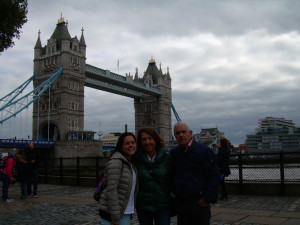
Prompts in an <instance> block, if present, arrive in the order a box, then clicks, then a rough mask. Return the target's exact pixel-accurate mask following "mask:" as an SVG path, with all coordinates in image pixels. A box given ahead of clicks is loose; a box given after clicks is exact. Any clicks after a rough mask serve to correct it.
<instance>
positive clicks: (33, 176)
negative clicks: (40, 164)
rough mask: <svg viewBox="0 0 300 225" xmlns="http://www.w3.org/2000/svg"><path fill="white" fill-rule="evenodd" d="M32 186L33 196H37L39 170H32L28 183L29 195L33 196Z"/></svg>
mask: <svg viewBox="0 0 300 225" xmlns="http://www.w3.org/2000/svg"><path fill="white" fill-rule="evenodd" d="M32 184H33V195H36V194H37V185H38V170H37V169H30V171H29V177H28V182H27V195H31V194H32V187H31V186H32Z"/></svg>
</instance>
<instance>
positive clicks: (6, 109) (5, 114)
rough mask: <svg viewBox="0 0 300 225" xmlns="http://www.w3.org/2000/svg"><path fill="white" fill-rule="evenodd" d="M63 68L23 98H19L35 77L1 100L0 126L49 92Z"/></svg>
mask: <svg viewBox="0 0 300 225" xmlns="http://www.w3.org/2000/svg"><path fill="white" fill-rule="evenodd" d="M62 71H63V68H62V67H61V68H60V69H59V70H58V71H57V72H56V73H55V74H53V75H52V76H51V77H50V78H49V79H48V80H46V81H44V82H43V83H42V84H40V85H39V86H38V87H37V88H35V89H34V90H32V91H31V92H29V93H27V94H26V95H24V96H23V97H22V96H21V97H19V98H18V96H19V95H20V94H21V93H22V92H23V90H24V89H25V88H26V87H27V85H28V84H29V83H30V82H31V81H32V80H33V78H34V75H33V76H32V77H31V78H29V79H28V80H27V81H25V82H24V83H23V84H22V85H20V86H19V87H18V88H17V89H15V90H14V91H12V92H11V93H9V94H8V95H6V96H4V97H3V98H1V100H0V102H3V105H2V106H1V108H0V113H1V118H0V124H1V125H2V123H4V122H5V121H7V120H8V119H10V118H12V117H15V116H16V115H17V114H19V113H20V112H22V111H23V110H24V109H26V108H28V106H29V105H31V104H32V103H33V102H34V101H36V100H37V99H39V97H40V96H41V95H42V94H43V93H44V92H45V91H46V90H48V89H49V88H50V87H51V85H52V84H53V83H54V81H55V80H56V79H57V78H58V77H59V76H60V75H61V74H62Z"/></svg>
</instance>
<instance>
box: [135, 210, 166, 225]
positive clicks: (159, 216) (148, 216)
mask: <svg viewBox="0 0 300 225" xmlns="http://www.w3.org/2000/svg"><path fill="white" fill-rule="evenodd" d="M137 215H138V219H139V223H140V225H153V220H154V223H155V225H170V212H169V210H168V209H167V210H162V211H156V212H153V213H152V212H145V211H141V210H138V211H137Z"/></svg>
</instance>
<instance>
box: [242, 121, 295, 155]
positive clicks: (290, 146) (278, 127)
mask: <svg viewBox="0 0 300 225" xmlns="http://www.w3.org/2000/svg"><path fill="white" fill-rule="evenodd" d="M258 124H259V127H258V128H257V129H256V132H255V134H250V135H247V140H246V143H247V150H248V152H274V151H282V150H283V151H295V150H299V151H300V127H296V125H295V123H294V122H293V121H292V120H286V119H284V118H274V117H266V118H264V119H260V120H259V121H258Z"/></svg>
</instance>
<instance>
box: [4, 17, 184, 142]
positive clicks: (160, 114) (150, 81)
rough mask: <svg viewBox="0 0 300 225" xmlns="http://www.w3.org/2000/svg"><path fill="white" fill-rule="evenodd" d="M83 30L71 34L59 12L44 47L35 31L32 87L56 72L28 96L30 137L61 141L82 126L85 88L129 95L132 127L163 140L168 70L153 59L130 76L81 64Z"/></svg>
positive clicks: (168, 135) (168, 100) (168, 114)
mask: <svg viewBox="0 0 300 225" xmlns="http://www.w3.org/2000/svg"><path fill="white" fill-rule="evenodd" d="M83 31H84V30H83V29H82V30H81V36H80V39H78V38H77V36H75V37H73V38H72V37H71V35H70V33H69V31H68V27H67V24H66V22H65V21H64V18H62V17H61V18H60V19H59V20H58V22H57V24H56V28H55V30H54V31H53V34H52V35H51V37H50V38H49V39H48V40H47V44H46V45H44V47H42V42H41V39H40V32H39V33H38V38H37V41H36V44H35V46H34V60H33V61H34V71H33V72H34V78H33V86H34V89H35V90H36V89H39V87H40V86H41V85H42V84H44V83H45V82H47V80H49V79H51V77H52V76H53V74H54V73H56V72H57V71H59V70H60V68H62V71H61V73H60V74H59V75H58V76H57V77H56V78H55V80H54V81H53V82H52V83H51V84H50V85H49V87H47V89H46V90H43V91H44V93H43V94H41V95H40V96H39V97H38V99H35V100H34V101H33V112H32V114H33V115H32V120H33V122H32V138H33V140H42V139H47V138H48V141H49V139H50V140H51V141H66V140H67V138H68V134H69V133H70V132H82V131H84V87H90V88H94V89H98V90H102V91H107V92H110V93H114V94H118V95H122V96H126V97H130V98H132V99H133V100H134V109H135V115H134V116H135V132H137V131H138V130H139V129H140V128H141V127H144V126H151V127H153V128H155V129H156V130H157V131H158V132H159V133H160V135H161V136H162V138H163V139H164V140H165V141H166V142H168V141H169V140H170V139H171V137H172V132H171V130H172V128H171V126H172V125H171V109H173V110H175V109H174V107H173V106H172V88H171V76H170V74H169V69H168V70H167V73H163V72H162V69H161V68H158V67H157V66H156V62H155V60H154V59H153V58H152V59H150V60H149V63H148V67H147V69H146V71H145V72H144V74H143V77H139V75H138V73H137V72H136V74H135V75H134V76H133V75H126V76H121V75H119V74H116V73H113V72H111V71H109V70H105V69H101V68H98V67H95V66H92V65H90V64H87V63H86V47H87V45H86V43H85V38H84V33H83ZM1 110H2V108H1ZM174 113H175V111H174ZM176 118H177V117H176ZM178 118H179V117H178ZM1 123H2V121H1Z"/></svg>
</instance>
